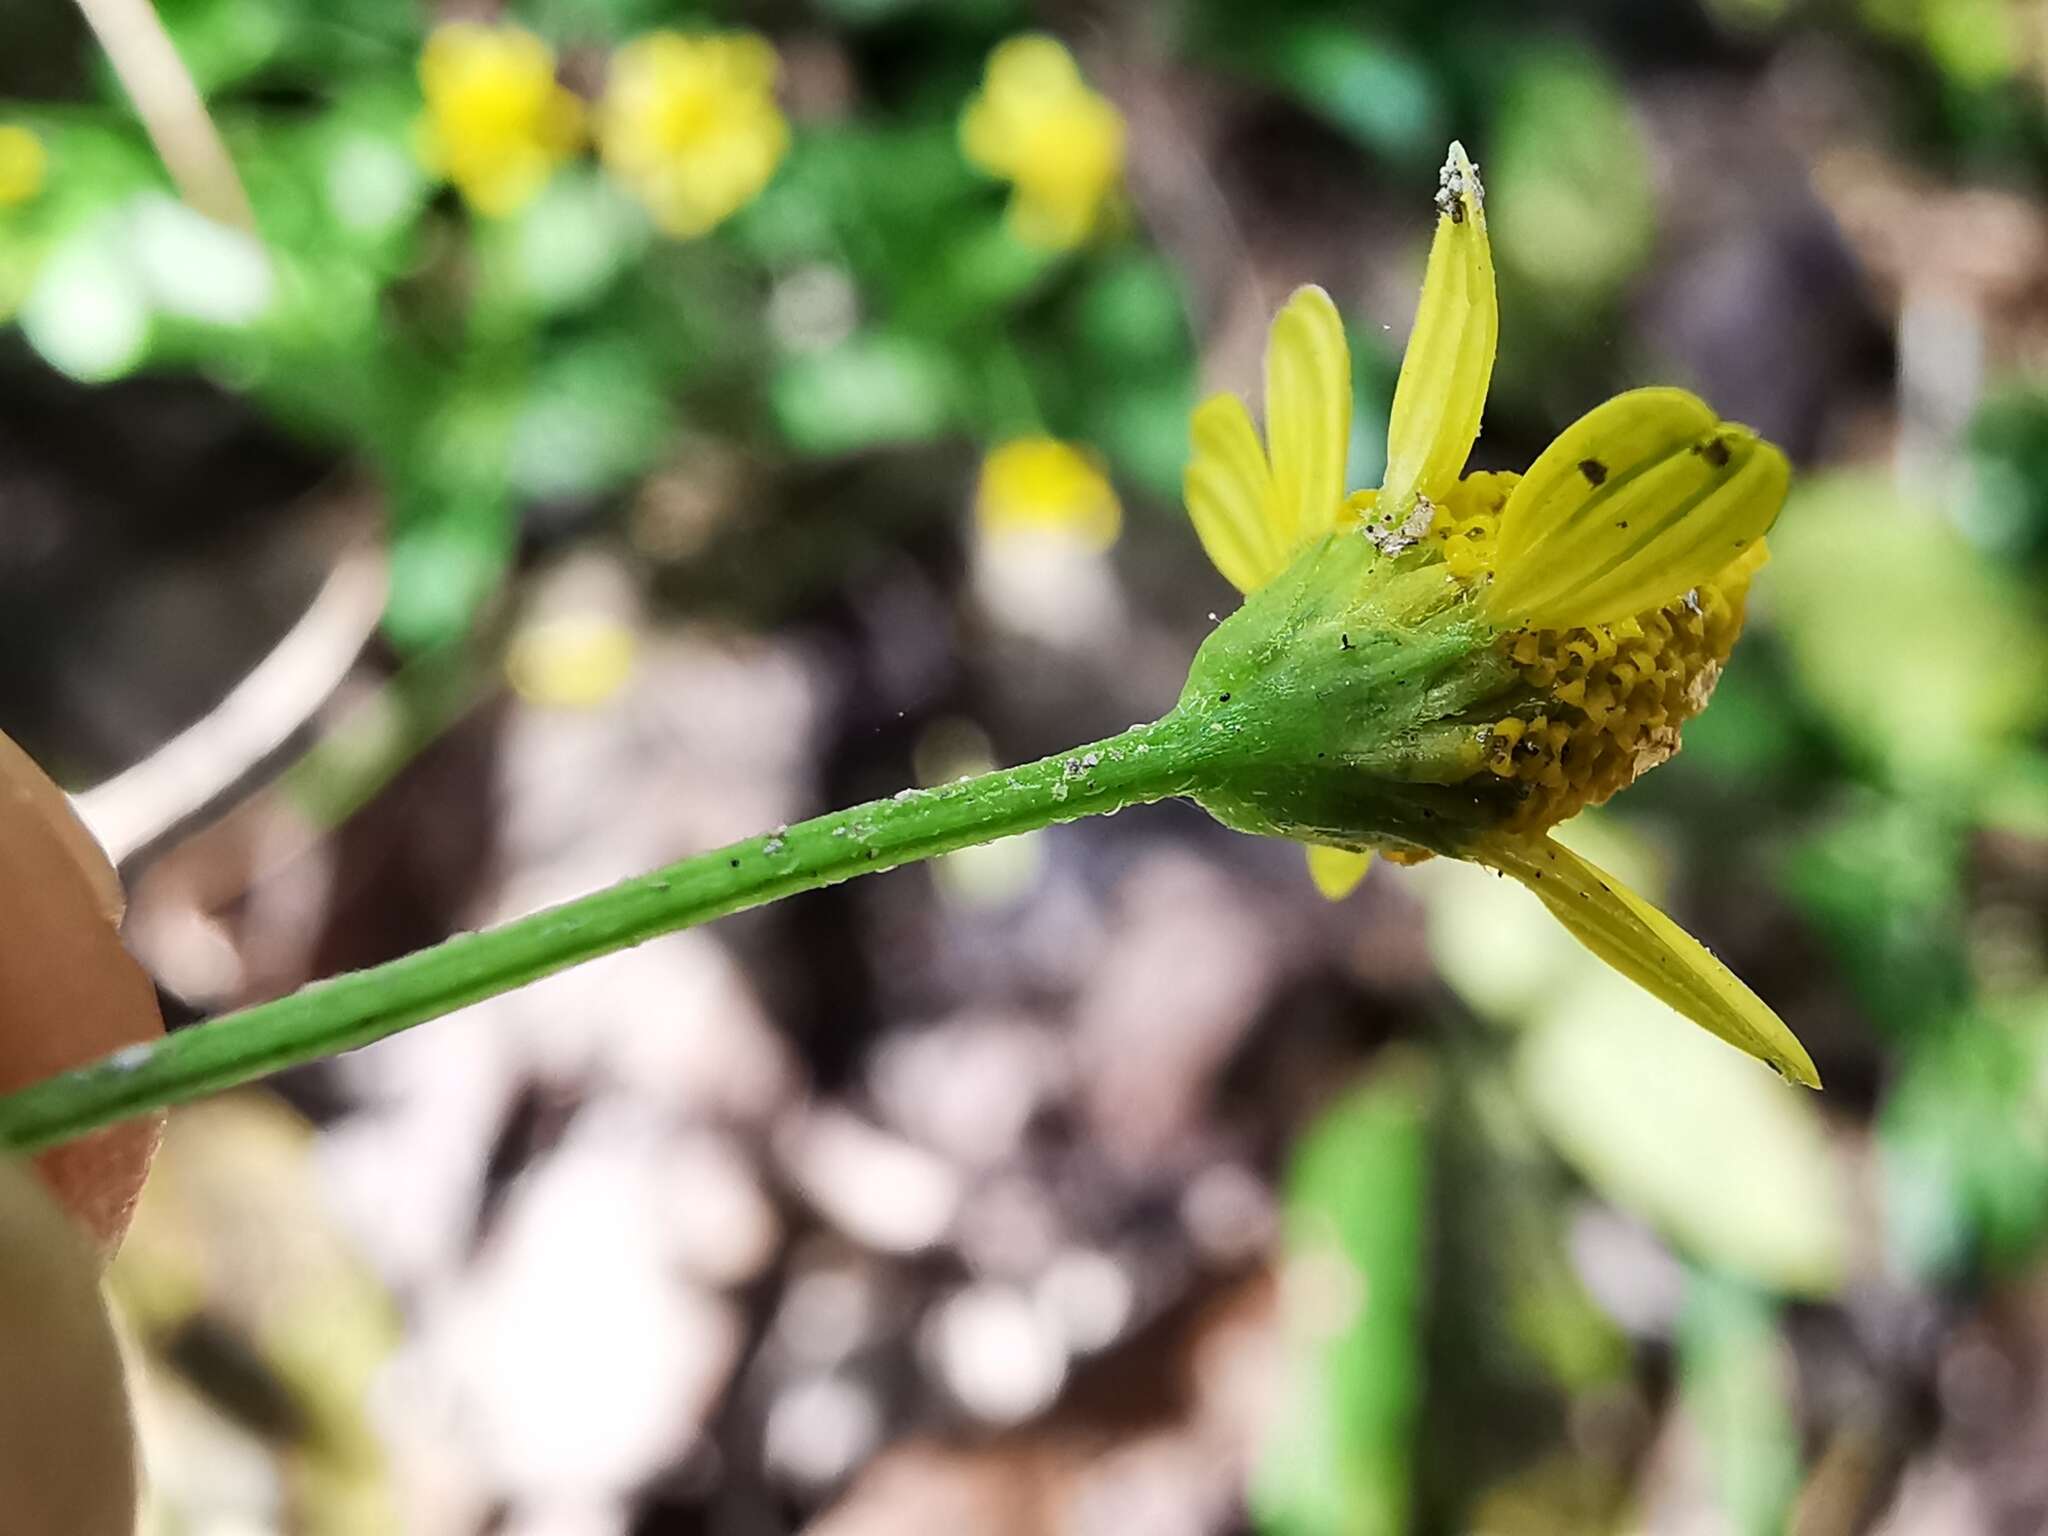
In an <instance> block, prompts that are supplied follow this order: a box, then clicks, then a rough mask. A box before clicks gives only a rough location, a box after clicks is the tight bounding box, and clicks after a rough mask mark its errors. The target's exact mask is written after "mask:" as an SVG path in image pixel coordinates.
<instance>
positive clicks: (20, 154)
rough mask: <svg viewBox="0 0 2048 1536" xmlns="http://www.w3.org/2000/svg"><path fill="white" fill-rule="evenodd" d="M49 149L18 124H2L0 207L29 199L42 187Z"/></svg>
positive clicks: (48, 159) (47, 165) (48, 166)
mask: <svg viewBox="0 0 2048 1536" xmlns="http://www.w3.org/2000/svg"><path fill="white" fill-rule="evenodd" d="M49 171H50V152H49V151H48V150H46V149H44V148H43V141H42V140H41V139H39V138H37V137H36V136H35V134H34V133H33V132H32V131H31V130H29V129H27V128H24V127H22V126H21V125H20V124H19V123H0V208H13V207H16V206H18V205H20V204H22V203H25V202H28V201H29V200H30V199H31V198H33V197H34V196H35V195H36V194H37V193H38V192H40V191H42V190H43V180H44V178H45V177H47V176H48V175H49Z"/></svg>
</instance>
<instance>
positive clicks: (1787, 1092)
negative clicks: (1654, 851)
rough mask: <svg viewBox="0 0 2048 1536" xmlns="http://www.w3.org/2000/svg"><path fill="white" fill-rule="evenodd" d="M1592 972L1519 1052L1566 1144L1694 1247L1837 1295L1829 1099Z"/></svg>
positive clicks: (1592, 1175)
mask: <svg viewBox="0 0 2048 1536" xmlns="http://www.w3.org/2000/svg"><path fill="white" fill-rule="evenodd" d="M1530 905H1531V906H1534V903H1533V902H1532V903H1530ZM1545 920H1546V921H1547V919H1545ZM1558 936H1559V939H1560V940H1561V941H1562V942H1565V943H1569V942H1570V940H1569V939H1566V938H1565V937H1564V935H1563V932H1562V930H1559V935H1558ZM1578 969H1579V972H1580V974H1579V976H1578V977H1577V978H1576V979H1575V982H1574V983H1573V984H1571V985H1569V986H1567V987H1564V988H1562V989H1560V990H1558V991H1556V992H1554V993H1553V994H1551V996H1550V997H1548V998H1546V999H1545V1000H1544V1001H1543V1003H1542V1005H1541V1011H1540V1012H1539V1013H1538V1014H1537V1015H1536V1017H1535V1018H1534V1019H1533V1020H1532V1021H1531V1024H1530V1027H1529V1028H1528V1030H1527V1031H1526V1033H1525V1034H1524V1035H1523V1038H1522V1040H1521V1043H1520V1046H1519V1050H1518V1053H1517V1060H1516V1078H1517V1082H1518V1084H1519V1086H1520V1088H1521V1091H1522V1094H1523V1096H1524V1098H1525V1099H1526V1100H1527V1102H1528V1104H1529V1107H1530V1111H1531V1113H1532V1114H1533V1115H1534V1117H1535V1119H1536V1121H1537V1123H1538V1124H1539V1125H1540V1126H1541V1127H1542V1129H1543V1131H1544V1133H1545V1135H1546V1136H1548V1138H1549V1139H1550V1142H1551V1144H1552V1145H1553V1146H1554V1147H1556V1148H1557V1150H1558V1152H1559V1154H1560V1155H1562V1156H1563V1157H1564V1159H1565V1160H1566V1161H1567V1162H1568V1163H1570V1164H1571V1165H1572V1166H1573V1167H1574V1168H1575V1169H1577V1170H1578V1172H1579V1173H1580V1175H1581V1176H1582V1177H1584V1178H1585V1179H1586V1181H1587V1182H1588V1183H1590V1184H1591V1185H1592V1186H1593V1187H1594V1188H1595V1189H1597V1190H1599V1191H1600V1192H1601V1193H1602V1194H1603V1195H1605V1196H1606V1197H1607V1198H1608V1199H1609V1200H1611V1201H1612V1202H1613V1203H1614V1204H1615V1205H1617V1206H1619V1207H1621V1208H1622V1209H1624V1210H1626V1211H1629V1212H1631V1213H1633V1214H1634V1215H1636V1216H1637V1217H1639V1218H1641V1219H1642V1220H1643V1221H1645V1222H1647V1223H1648V1224H1649V1225H1650V1226H1651V1227H1653V1228H1655V1229H1656V1230H1657V1231H1658V1232H1660V1233H1662V1234H1663V1235H1664V1236H1665V1237H1666V1238H1668V1239H1669V1240H1670V1241H1672V1242H1673V1243H1675V1244H1677V1245H1678V1246H1679V1247H1680V1248H1683V1249H1685V1250H1686V1251H1687V1252H1689V1253H1692V1254H1694V1255H1696V1256H1698V1257H1699V1258H1702V1259H1704V1260H1706V1261H1708V1262H1710V1263H1712V1264H1714V1265H1715V1266H1717V1267H1719V1268H1721V1269H1724V1270H1726V1271H1728V1272H1729V1273H1731V1274H1735V1275H1740V1276H1743V1277H1744V1278H1746V1279H1748V1280H1750V1281H1752V1282H1754V1283H1755V1284H1758V1285H1761V1286H1765V1287H1768V1288H1769V1289H1771V1290H1773V1291H1777V1292H1780V1293H1783V1294H1787V1295H1794V1296H1826V1295H1829V1294H1832V1293H1833V1292H1834V1291H1835V1290H1836V1289H1837V1288H1838V1287H1839V1286H1840V1284H1841V1282H1842V1278H1843V1271H1844V1267H1845V1265H1846V1263H1847V1253H1848V1242H1849V1223H1848V1212H1847V1205H1846V1196H1845V1192H1844V1190H1843V1187H1842V1179H1841V1173H1840V1170H1839V1169H1838V1168H1837V1166H1836V1164H1835V1162H1834V1158H1833V1154H1832V1152H1831V1150H1830V1148H1829V1145H1828V1140H1827V1134H1826V1131H1825V1130H1824V1129H1823V1127H1822V1124H1821V1119H1820V1115H1819V1111H1818V1109H1817V1107H1816V1106H1817V1104H1818V1102H1819V1101H1818V1100H1817V1099H1816V1098H1815V1097H1814V1096H1812V1095H1810V1094H1806V1093H1802V1092H1799V1091H1797V1090H1794V1089H1791V1088H1788V1087H1786V1086H1785V1085H1783V1084H1781V1083H1779V1082H1778V1081H1777V1080H1776V1079H1775V1078H1773V1077H1771V1076H1770V1075H1769V1074H1768V1073H1766V1072H1763V1071H1761V1070H1759V1069H1758V1068H1757V1066H1756V1064H1755V1063H1754V1062H1751V1061H1749V1060H1746V1059H1745V1058H1744V1057H1742V1056H1741V1055H1740V1054H1738V1053H1737V1052H1735V1051H1732V1050H1730V1049H1729V1048H1728V1047H1727V1046H1725V1045H1723V1044H1721V1043H1720V1042H1719V1041H1718V1040H1715V1039H1714V1038H1713V1037H1711V1036H1710V1035H1707V1034H1705V1033H1703V1032H1702V1031H1700V1030H1697V1029H1695V1028H1693V1027H1692V1026H1691V1025H1689V1024H1687V1023H1686V1022H1685V1021H1684V1020H1682V1019H1680V1018H1679V1017H1678V1016H1677V1015H1676V1014H1674V1013H1672V1012H1671V1011H1670V1010H1669V1009H1667V1008H1665V1007H1664V1006H1663V1005H1662V1004H1660V1003H1657V1002H1655V1001H1653V1000H1652V999H1650V998H1649V997H1648V996H1646V995H1645V994H1644V993H1643V992H1641V991H1639V990H1638V989H1637V988H1635V987H1633V986H1631V985H1630V984H1629V983H1628V982H1626V981H1624V980H1623V979H1622V978H1621V977H1619V976H1617V975H1615V974H1614V973H1613V972H1611V971H1608V970H1607V969H1606V968H1605V967H1603V966H1600V965H1599V964H1598V963H1597V962H1595V961H1592V960H1591V958H1590V957H1588V959H1587V962H1586V963H1585V964H1584V965H1583V966H1580V967H1579V968H1578Z"/></svg>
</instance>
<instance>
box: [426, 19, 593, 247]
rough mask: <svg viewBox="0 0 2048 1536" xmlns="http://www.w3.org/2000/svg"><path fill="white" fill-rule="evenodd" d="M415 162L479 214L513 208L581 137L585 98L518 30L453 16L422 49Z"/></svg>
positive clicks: (539, 45)
mask: <svg viewBox="0 0 2048 1536" xmlns="http://www.w3.org/2000/svg"><path fill="white" fill-rule="evenodd" d="M420 87H421V89H422V91H423V92H424V93H425V95H426V100H427V115H426V117H425V118H424V119H423V120H422V121H421V123H420V125H419V132H418V136H417V147H418V150H419V156H420V160H421V162H422V163H423V164H424V165H425V166H426V167H427V168H428V169H429V170H430V171H433V172H435V173H436V174H438V175H441V176H445V177H446V178H447V179H448V180H450V181H452V182H454V183H455V186H456V190H458V191H459V192H461V194H462V196H463V199H464V200H465V201H466V202H467V203H468V204H469V205H470V207H472V208H474V209H475V210H476V211H477V212H478V213H482V214H488V215H490V216H492V217H494V218H495V217H502V216H504V215H506V214H510V213H517V212H518V211H519V210H520V209H521V208H523V207H525V206H526V204H527V203H529V202H531V201H532V200H533V197H534V195H535V194H536V193H538V192H539V191H540V189H541V188H542V187H544V186H545V185H547V181H548V178H549V177H551V176H552V175H554V173H555V170H556V168H557V167H558V166H560V165H561V164H562V162H563V161H565V160H567V159H568V158H569V157H570V156H571V155H573V154H574V153H575V152H576V151H577V149H578V148H579V147H580V146H581V145H582V143H583V103H582V102H581V101H579V100H578V99H577V97H576V95H575V93H574V92H572V91H569V90H567V89H565V88H564V87H563V86H562V85H560V84H559V83H558V82H557V81H556V79H555V55H554V52H553V50H551V49H550V48H549V47H548V45H547V44H546V43H544V42H542V41H541V40H540V39H539V38H538V37H535V36H534V35H533V34H532V33H531V32H528V31H526V30H525V29H524V28H521V27H487V26H482V25H479V24H477V23H475V22H452V23H450V24H449V25H447V26H444V27H440V28H438V29H436V31H435V32H434V34H433V36H431V37H429V38H428V39H427V46H426V48H425V49H424V50H422V52H421V54H420Z"/></svg>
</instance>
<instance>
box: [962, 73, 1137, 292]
mask: <svg viewBox="0 0 2048 1536" xmlns="http://www.w3.org/2000/svg"><path fill="white" fill-rule="evenodd" d="M960 143H961V147H962V148H963V149H964V150H965V151H966V154H967V158H968V159H969V160H971V161H973V162H974V164H975V165H977V166H979V167H980V168H981V169H982V170H984V171H987V172H988V173H989V174H990V175H991V176H1000V177H1002V178H1003V179H1004V180H1005V181H1008V182H1010V183H1012V184H1013V185H1014V186H1015V188H1016V192H1015V195H1014V196H1013V197H1012V198H1011V200H1010V228H1011V230H1012V231H1013V232H1014V233H1015V234H1016V236H1017V238H1018V239H1020V240H1023V241H1025V242H1027V243H1029V244H1031V245H1038V246H1044V247H1047V248H1049V249H1051V250H1062V251H1063V250H1070V249H1072V248H1073V247H1074V246H1077V245H1079V244H1080V243H1081V242H1082V241H1083V240H1085V239H1087V238H1088V236H1089V234H1090V233H1092V232H1093V230H1094V229H1095V225H1096V221H1097V220H1098V218H1099V217H1100V216H1101V212H1102V205H1103V203H1104V201H1105V200H1106V199H1107V198H1108V197H1109V195H1110V194H1111V193H1112V192H1114V191H1115V190H1116V187H1117V184H1118V182H1119V181H1120V180H1121V179H1122V177H1123V170H1124V120H1123V116H1122V114H1120V113H1119V112H1118V111H1117V109H1116V108H1115V107H1113V106H1111V105H1110V104H1109V101H1108V100H1107V99H1106V98H1105V97H1103V96H1100V95H1098V94H1097V93H1096V92H1094V91H1092V90H1090V89H1089V87H1088V83H1087V82H1086V81H1084V80H1083V79H1082V78H1081V72H1080V70H1079V69H1078V68H1076V67H1075V64H1074V58H1073V55H1072V54H1070V53H1068V52H1067V50H1066V49H1065V47H1063V46H1062V45H1061V44H1060V42H1059V41H1058V40H1057V39H1056V38H1051V37H1045V36H1042V35H1038V34H1031V35H1027V36H1024V37H1013V38H1011V39H1010V40H1009V41H1008V42H1006V43H1004V44H1003V45H1002V46H1001V47H999V48H997V49H996V51H995V52H994V53H992V54H991V55H989V61H988V74H987V77H986V79H984V81H983V82H982V87H981V94H980V95H978V96H976V97H975V98H974V99H973V100H972V101H970V102H969V103H968V104H967V111H966V113H965V115H963V116H962V118H961V119H960Z"/></svg>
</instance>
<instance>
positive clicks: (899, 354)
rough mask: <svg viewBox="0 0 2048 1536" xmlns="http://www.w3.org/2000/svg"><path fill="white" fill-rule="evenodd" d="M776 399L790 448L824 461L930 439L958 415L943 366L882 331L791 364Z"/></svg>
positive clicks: (774, 388) (774, 389)
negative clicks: (882, 445)
mask: <svg viewBox="0 0 2048 1536" xmlns="http://www.w3.org/2000/svg"><path fill="white" fill-rule="evenodd" d="M770 397H771V400H772V402H773V405H774V409H775V417H776V421H777V423H778V425H780V427H781V428H782V431H783V434H784V435H785V436H786V437H788V439H789V441H790V445H791V446H792V447H793V448H795V449H796V450H797V452H799V453H806V454H814V455H818V456H826V455H831V454H838V453H850V452H852V451H854V450H855V449H860V448H870V447H875V446H878V445H881V444H885V443H911V442H922V441H928V440H930V439H932V438H935V437H938V436H940V435H941V434H942V433H943V432H944V431H945V430H946V428H947V427H948V426H949V425H950V424H951V422H952V420H953V417H954V407H953V397H952V390H951V386H950V381H949V376H948V372H947V369H946V367H945V364H944V362H943V361H942V360H941V359H940V358H939V357H938V356H937V355H936V354H935V353H933V352H931V351H930V350H928V349H926V348H924V347H922V346H920V345H918V344H917V343H915V342H913V341H911V340H909V339H908V338H905V337H901V336H891V335H886V334H880V333H869V334H866V335H861V336H855V337H853V338H851V339H850V340H848V341H847V342H845V343H843V344H842V345H840V346H837V347H834V348H832V349H831V350H829V351H825V352H814V353H807V354H804V355H801V356H797V357H792V358H789V359H787V360H786V361H784V362H783V364H782V365H781V367H780V368H778V369H777V370H776V373H775V378H774V381H773V383H772V385H771V388H770Z"/></svg>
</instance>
